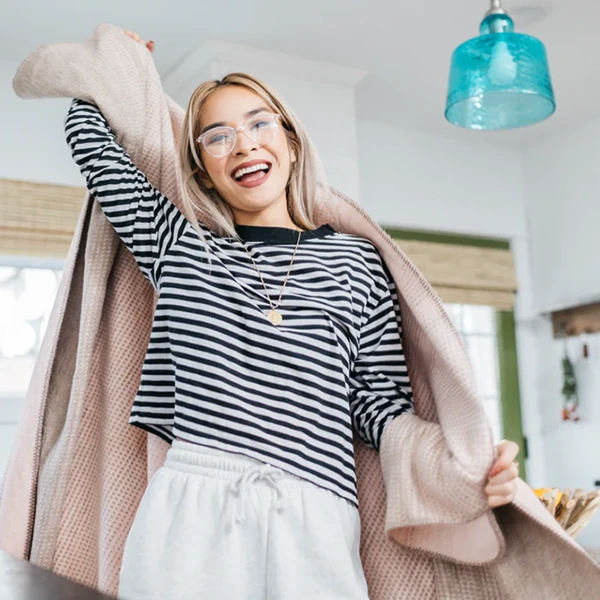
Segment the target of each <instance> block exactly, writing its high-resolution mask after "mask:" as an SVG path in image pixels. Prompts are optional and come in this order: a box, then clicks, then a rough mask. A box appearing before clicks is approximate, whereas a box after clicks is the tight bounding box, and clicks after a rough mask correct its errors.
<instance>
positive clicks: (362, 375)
mask: <svg viewBox="0 0 600 600" xmlns="http://www.w3.org/2000/svg"><path fill="white" fill-rule="evenodd" d="M379 265H380V266H381V276H378V277H376V281H375V284H374V286H373V293H372V294H371V297H370V302H369V303H368V306H367V308H366V310H365V316H364V317H363V323H362V326H361V330H360V342H359V350H358V354H357V357H356V359H355V361H354V364H353V366H352V369H351V373H350V412H351V415H352V423H353V426H354V428H355V430H356V432H357V433H358V435H359V437H360V439H361V440H362V441H363V442H365V443H366V444H367V445H368V446H371V447H372V448H375V449H376V450H379V446H380V443H381V438H382V435H383V431H384V429H385V427H386V425H388V424H389V423H390V422H391V421H392V420H393V419H395V418H396V417H397V416H399V415H401V414H404V413H413V412H414V403H413V397H412V389H411V386H410V380H409V376H408V370H407V368H406V361H405V358H404V351H403V349H402V340H401V334H402V331H401V320H400V306H399V303H398V294H397V291H396V286H395V283H394V280H393V278H392V277H391V275H390V273H389V271H388V270H387V267H386V265H385V263H384V262H383V259H380V261H379Z"/></svg>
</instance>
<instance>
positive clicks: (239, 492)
mask: <svg viewBox="0 0 600 600" xmlns="http://www.w3.org/2000/svg"><path fill="white" fill-rule="evenodd" d="M282 477H283V471H282V470H281V469H276V468H275V467H272V466H271V465H262V466H259V467H254V468H252V469H248V470H247V471H246V472H244V473H242V474H241V475H240V476H239V477H238V478H237V479H234V480H233V481H232V482H231V491H232V492H233V493H234V494H235V495H236V496H239V497H240V511H239V513H238V514H237V515H236V516H235V517H234V523H235V522H237V523H243V522H244V521H245V519H246V495H247V492H248V487H249V486H250V485H252V484H253V483H255V482H257V481H264V482H265V483H266V484H267V485H269V486H270V487H271V488H272V489H273V490H274V491H275V493H276V494H277V500H276V501H275V510H276V511H277V512H279V511H281V510H282V508H283V492H282V491H281V488H280V486H279V484H278V481H277V480H278V479H281V478H282Z"/></svg>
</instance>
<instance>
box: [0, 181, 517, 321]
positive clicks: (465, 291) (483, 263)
mask: <svg viewBox="0 0 600 600" xmlns="http://www.w3.org/2000/svg"><path fill="white" fill-rule="evenodd" d="M85 193H86V190H85V188H83V187H74V186H73V187H72V186H62V185H50V184H41V183H32V182H28V181H13V180H8V179H0V254H5V255H27V256H39V257H56V258H64V257H65V256H66V255H67V251H68V249H69V245H70V243H71V238H72V236H73V232H74V231H75V226H76V224H77V219H78V217H79V213H80V211H81V206H82V202H83V199H84V197H85ZM395 241H396V243H397V244H398V245H399V246H400V247H401V248H402V250H404V252H405V253H406V254H407V256H408V257H409V258H410V259H411V260H412V261H413V262H414V263H415V264H416V265H417V267H418V268H419V270H420V271H421V272H422V273H423V274H424V275H425V277H426V279H427V280H428V281H429V282H430V283H431V284H432V285H433V287H434V288H435V289H436V291H437V292H438V294H440V296H441V297H442V299H443V300H444V302H449V303H458V304H461V303H464V304H486V305H490V306H495V307H496V308H499V309H503V310H508V309H511V308H512V306H513V296H514V290H516V287H517V282H516V277H515V270H514V265H513V259H512V253H511V252H510V250H503V249H496V248H479V247H473V246H467V245H465V246H462V245H457V244H447V243H435V242H428V241H414V240H400V239H397V240H395Z"/></svg>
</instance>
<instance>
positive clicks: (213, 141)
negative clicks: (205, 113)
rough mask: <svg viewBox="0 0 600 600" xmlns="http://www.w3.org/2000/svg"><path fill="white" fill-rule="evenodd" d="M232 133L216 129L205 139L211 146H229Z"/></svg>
mask: <svg viewBox="0 0 600 600" xmlns="http://www.w3.org/2000/svg"><path fill="white" fill-rule="evenodd" d="M230 137H231V133H230V132H229V131H226V130H223V129H215V130H214V131H211V132H210V133H209V134H208V135H207V136H206V138H205V140H206V143H207V144H208V145H209V146H221V145H223V144H227V143H228V140H229V138H230Z"/></svg>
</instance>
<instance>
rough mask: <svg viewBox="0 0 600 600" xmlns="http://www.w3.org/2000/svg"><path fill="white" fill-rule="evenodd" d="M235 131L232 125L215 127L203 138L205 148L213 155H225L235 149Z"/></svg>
mask: <svg viewBox="0 0 600 600" xmlns="http://www.w3.org/2000/svg"><path fill="white" fill-rule="evenodd" d="M234 141H235V131H233V129H231V128H230V127H215V128H214V129H211V130H210V131H209V132H208V133H207V134H206V135H205V136H204V138H202V143H203V144H204V148H206V151H207V152H208V153H209V154H212V155H213V156H224V155H225V154H228V153H229V152H231V150H232V149H233V143H234Z"/></svg>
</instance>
